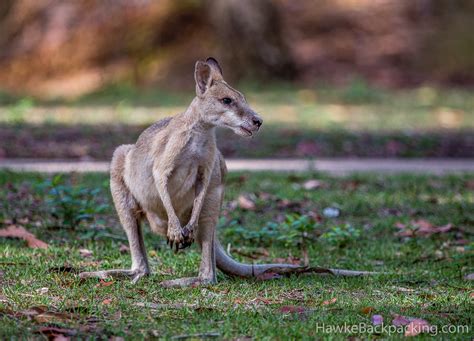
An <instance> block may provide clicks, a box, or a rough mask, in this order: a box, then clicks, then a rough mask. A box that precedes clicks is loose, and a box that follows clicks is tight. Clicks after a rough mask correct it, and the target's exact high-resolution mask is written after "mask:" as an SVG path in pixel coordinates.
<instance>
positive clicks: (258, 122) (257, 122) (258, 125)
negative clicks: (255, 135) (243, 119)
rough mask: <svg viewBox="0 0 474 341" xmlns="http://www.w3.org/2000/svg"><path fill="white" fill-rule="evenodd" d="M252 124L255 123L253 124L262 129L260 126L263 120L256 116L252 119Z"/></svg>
mask: <svg viewBox="0 0 474 341" xmlns="http://www.w3.org/2000/svg"><path fill="white" fill-rule="evenodd" d="M252 122H253V124H255V125H256V126H257V127H259V128H260V126H261V125H262V123H263V120H262V119H261V118H260V117H257V116H254V117H253V118H252Z"/></svg>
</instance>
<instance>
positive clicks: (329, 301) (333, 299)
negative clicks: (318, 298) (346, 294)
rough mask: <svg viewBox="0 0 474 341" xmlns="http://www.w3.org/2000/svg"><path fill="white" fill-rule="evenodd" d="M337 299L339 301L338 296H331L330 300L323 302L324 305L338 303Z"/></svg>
mask: <svg viewBox="0 0 474 341" xmlns="http://www.w3.org/2000/svg"><path fill="white" fill-rule="evenodd" d="M336 301H337V298H336V297H333V298H331V299H330V300H327V301H324V302H323V305H330V304H334V303H336Z"/></svg>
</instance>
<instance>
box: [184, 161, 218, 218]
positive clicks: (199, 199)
mask: <svg viewBox="0 0 474 341" xmlns="http://www.w3.org/2000/svg"><path fill="white" fill-rule="evenodd" d="M211 164H214V163H213V162H212V163H211ZM211 172H212V169H210V168H209V167H208V166H206V167H203V168H202V169H200V170H198V177H199V181H198V183H197V184H196V197H195V199H194V203H193V210H192V213H191V218H190V219H189V223H188V225H190V226H194V225H195V224H196V223H197V221H198V219H199V216H200V214H201V209H202V205H203V203H204V198H205V196H206V193H207V189H208V188H209V182H210V179H211Z"/></svg>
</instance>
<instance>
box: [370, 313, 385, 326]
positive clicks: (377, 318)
mask: <svg viewBox="0 0 474 341" xmlns="http://www.w3.org/2000/svg"><path fill="white" fill-rule="evenodd" d="M371 320H372V324H373V325H374V326H380V325H382V324H383V316H382V315H373V316H372V318H371Z"/></svg>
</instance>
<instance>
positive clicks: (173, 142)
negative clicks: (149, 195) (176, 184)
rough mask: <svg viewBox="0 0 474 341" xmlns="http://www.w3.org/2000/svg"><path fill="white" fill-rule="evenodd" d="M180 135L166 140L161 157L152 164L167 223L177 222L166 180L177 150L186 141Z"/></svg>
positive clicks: (174, 161) (172, 166)
mask: <svg viewBox="0 0 474 341" xmlns="http://www.w3.org/2000/svg"><path fill="white" fill-rule="evenodd" d="M180 137H181V136H179V135H178V136H174V137H172V138H171V139H170V140H169V141H168V143H167V144H166V147H165V151H164V153H163V155H162V157H161V159H160V160H159V161H158V162H157V161H155V164H154V165H153V178H154V179H155V184H156V188H157V191H158V194H159V195H160V198H161V201H162V202H163V207H164V208H165V210H166V214H167V215H168V223H170V222H171V223H179V219H178V216H177V215H176V211H175V209H174V207H173V204H172V201H171V196H170V194H169V191H168V181H169V177H170V175H171V174H172V172H173V169H174V167H175V166H176V157H177V155H178V154H179V153H178V152H177V150H178V151H180V150H181V149H182V148H183V146H184V145H185V144H186V141H187V140H184V139H182V138H180Z"/></svg>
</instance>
